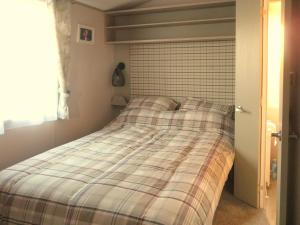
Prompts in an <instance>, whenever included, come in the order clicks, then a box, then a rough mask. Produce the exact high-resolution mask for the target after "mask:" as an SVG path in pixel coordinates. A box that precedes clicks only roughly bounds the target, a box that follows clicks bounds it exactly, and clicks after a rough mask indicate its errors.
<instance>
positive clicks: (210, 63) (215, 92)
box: [129, 40, 235, 104]
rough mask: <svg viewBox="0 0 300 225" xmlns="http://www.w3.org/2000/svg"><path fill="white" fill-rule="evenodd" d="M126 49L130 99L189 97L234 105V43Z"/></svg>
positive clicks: (211, 42)
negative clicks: (137, 97)
mask: <svg viewBox="0 0 300 225" xmlns="http://www.w3.org/2000/svg"><path fill="white" fill-rule="evenodd" d="M129 48H130V50H129V58H130V92H131V96H139V95H142V96H145V95H150V96H153V95H162V96H169V97H173V98H175V99H181V98H182V97H187V96H190V97H201V98H205V99H207V100H210V101H213V102H216V103H222V104H234V89H235V41H234V40H225V41H220V40H218V41H200V42H184V43H155V44H136V45H131V46H130V47H129Z"/></svg>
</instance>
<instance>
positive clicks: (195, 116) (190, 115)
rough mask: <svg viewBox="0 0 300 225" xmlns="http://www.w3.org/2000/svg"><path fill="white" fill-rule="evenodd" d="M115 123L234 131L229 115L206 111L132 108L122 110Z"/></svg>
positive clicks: (159, 127) (162, 127)
mask: <svg viewBox="0 0 300 225" xmlns="http://www.w3.org/2000/svg"><path fill="white" fill-rule="evenodd" d="M115 122H117V123H123V124H134V125H142V126H154V127H156V128H157V129H171V128H172V129H180V130H194V131H200V130H224V131H227V132H229V133H233V132H234V122H233V120H232V119H230V118H229V117H227V116H225V115H223V114H221V113H218V112H208V111H155V110H149V109H137V108H136V109H132V110H125V111H123V112H122V113H121V114H120V115H119V116H118V117H117V118H116V120H115Z"/></svg>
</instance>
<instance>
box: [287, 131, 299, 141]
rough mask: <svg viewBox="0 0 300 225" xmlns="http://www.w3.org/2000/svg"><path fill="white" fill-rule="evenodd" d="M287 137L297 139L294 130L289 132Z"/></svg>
mask: <svg viewBox="0 0 300 225" xmlns="http://www.w3.org/2000/svg"><path fill="white" fill-rule="evenodd" d="M289 139H293V140H298V135H297V134H296V133H295V132H292V133H291V134H289Z"/></svg>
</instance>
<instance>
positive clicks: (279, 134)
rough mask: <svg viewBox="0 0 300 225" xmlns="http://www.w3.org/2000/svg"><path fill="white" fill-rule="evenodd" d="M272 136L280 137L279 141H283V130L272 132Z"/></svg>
mask: <svg viewBox="0 0 300 225" xmlns="http://www.w3.org/2000/svg"><path fill="white" fill-rule="evenodd" d="M271 136H272V137H275V138H278V139H279V141H281V139H282V132H281V131H278V132H274V133H271Z"/></svg>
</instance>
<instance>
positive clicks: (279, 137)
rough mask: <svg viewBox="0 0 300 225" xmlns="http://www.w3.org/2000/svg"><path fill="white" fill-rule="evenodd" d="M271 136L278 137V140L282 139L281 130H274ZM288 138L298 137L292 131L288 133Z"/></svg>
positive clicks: (295, 138)
mask: <svg viewBox="0 0 300 225" xmlns="http://www.w3.org/2000/svg"><path fill="white" fill-rule="evenodd" d="M271 136H272V137H275V138H278V139H279V141H281V139H282V131H278V132H274V133H272V134H271ZM289 139H294V140H297V139H298V135H297V134H296V133H294V132H292V133H291V134H289Z"/></svg>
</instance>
